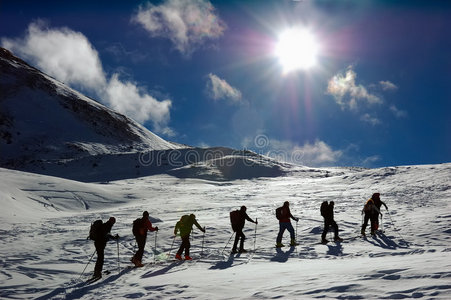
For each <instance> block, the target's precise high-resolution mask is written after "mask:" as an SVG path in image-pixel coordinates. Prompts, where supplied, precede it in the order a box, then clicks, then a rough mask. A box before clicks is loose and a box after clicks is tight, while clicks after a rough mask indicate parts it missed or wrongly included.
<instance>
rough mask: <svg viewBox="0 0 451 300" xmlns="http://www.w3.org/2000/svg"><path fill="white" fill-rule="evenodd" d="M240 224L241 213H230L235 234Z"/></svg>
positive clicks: (236, 211) (235, 211) (237, 211)
mask: <svg viewBox="0 0 451 300" xmlns="http://www.w3.org/2000/svg"><path fill="white" fill-rule="evenodd" d="M239 222H240V211H239V210H234V211H231V212H230V224H231V225H232V229H233V231H234V232H235V231H236V230H237V226H238V223H239Z"/></svg>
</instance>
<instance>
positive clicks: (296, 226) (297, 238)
mask: <svg viewBox="0 0 451 300" xmlns="http://www.w3.org/2000/svg"><path fill="white" fill-rule="evenodd" d="M297 241H298V221H296V243H297Z"/></svg>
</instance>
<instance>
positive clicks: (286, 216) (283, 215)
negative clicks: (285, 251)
mask: <svg viewBox="0 0 451 300" xmlns="http://www.w3.org/2000/svg"><path fill="white" fill-rule="evenodd" d="M276 217H277V219H279V234H278V235H277V239H276V247H277V248H281V247H284V245H283V244H282V236H283V233H284V232H285V229H287V230H288V231H289V232H290V238H291V242H290V246H297V245H299V244H298V243H297V242H296V238H295V236H294V228H293V225H291V222H290V218H291V219H293V220H295V221H296V222H298V221H299V218H295V217H293V215H292V214H291V212H290V203H289V202H288V201H285V202H284V203H283V206H282V207H279V208H277V209H276Z"/></svg>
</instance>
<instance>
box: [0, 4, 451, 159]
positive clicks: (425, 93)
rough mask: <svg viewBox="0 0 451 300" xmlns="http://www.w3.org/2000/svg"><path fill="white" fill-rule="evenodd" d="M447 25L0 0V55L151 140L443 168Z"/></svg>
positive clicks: (349, 7)
mask: <svg viewBox="0 0 451 300" xmlns="http://www.w3.org/2000/svg"><path fill="white" fill-rule="evenodd" d="M450 28H451V3H450V2H448V1H357V0H356V1H351V0H349V1H347V0H343V1H327V0H318V1H315V0H304V1H282V0H277V1H206V0H170V1H169V0H165V1H150V2H149V1H20V0H19V1H2V2H1V3H0V39H1V40H0V42H1V45H2V47H5V48H8V49H10V50H11V51H12V52H13V53H14V54H16V55H18V56H20V57H22V58H23V59H25V60H26V61H28V62H29V63H30V64H32V65H34V66H36V67H38V68H39V69H41V70H43V71H44V72H46V73H48V74H50V75H52V76H53V77H55V78H57V79H58V80H60V81H62V82H65V83H66V84H67V85H69V86H71V87H73V88H75V89H77V90H80V91H81V92H83V93H84V94H86V95H88V96H91V97H92V98H94V99H97V100H98V101H99V102H101V103H103V104H105V105H107V106H109V107H111V108H113V109H116V110H118V111H119V112H122V113H124V114H126V115H127V116H129V117H131V118H133V119H135V120H136V121H138V122H140V123H141V124H144V125H145V126H146V127H148V128H149V129H150V130H152V131H153V132H155V133H157V134H159V135H160V136H162V137H164V138H166V139H168V140H172V141H176V142H179V143H184V144H189V145H194V146H227V147H232V148H237V149H243V148H247V149H250V150H253V151H256V152H257V153H261V154H267V155H271V156H274V157H278V158H280V159H284V160H287V161H291V162H295V163H299V164H303V165H309V166H363V167H380V166H393V165H409V164H428V163H443V162H450V161H451V159H450V157H451V122H450V121H449V120H450V118H449V114H450V112H451V105H450V103H451V55H450V49H451V29H450ZM287 32H294V34H291V35H287V34H285V35H284V33H287ZM302 35H308V37H309V39H307V40H308V41H313V42H311V43H309V42H306V39H305V38H303V37H301V36H302ZM285 36H288V38H285V39H284V38H283V37H285ZM281 41H284V42H285V41H286V43H282V42H281ZM293 41H294V43H293ZM282 44H283V45H284V46H281V45H282ZM299 45H300V46H299ZM280 49H282V50H284V51H282V50H280ZM306 51H307V53H304V52H306ZM280 53H282V54H280ZM287 53H288V54H287ZM300 58H303V59H304V60H302V61H303V62H308V63H307V64H305V65H302V64H301V65H300V66H298V62H299V59H300ZM282 62H283V63H282ZM307 65H308V66H307ZM295 66H298V67H297V68H295ZM293 68H294V69H293Z"/></svg>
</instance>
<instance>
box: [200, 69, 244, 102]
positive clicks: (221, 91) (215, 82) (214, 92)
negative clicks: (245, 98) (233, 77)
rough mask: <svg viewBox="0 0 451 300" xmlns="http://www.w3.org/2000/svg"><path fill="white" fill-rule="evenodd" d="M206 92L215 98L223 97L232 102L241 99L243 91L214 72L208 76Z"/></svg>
mask: <svg viewBox="0 0 451 300" xmlns="http://www.w3.org/2000/svg"><path fill="white" fill-rule="evenodd" d="M206 92H207V94H208V95H209V96H210V97H211V98H212V99H214V100H220V99H222V100H230V101H232V102H238V101H240V100H241V92H240V91H239V90H238V89H236V88H234V87H232V86H231V85H230V84H228V83H227V81H225V80H224V79H221V78H219V77H218V76H216V75H215V74H212V73H210V74H208V76H207V86H206Z"/></svg>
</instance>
